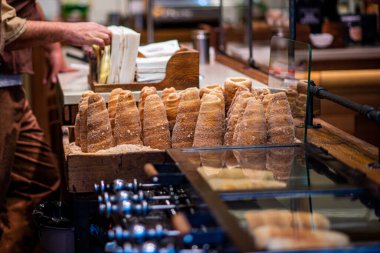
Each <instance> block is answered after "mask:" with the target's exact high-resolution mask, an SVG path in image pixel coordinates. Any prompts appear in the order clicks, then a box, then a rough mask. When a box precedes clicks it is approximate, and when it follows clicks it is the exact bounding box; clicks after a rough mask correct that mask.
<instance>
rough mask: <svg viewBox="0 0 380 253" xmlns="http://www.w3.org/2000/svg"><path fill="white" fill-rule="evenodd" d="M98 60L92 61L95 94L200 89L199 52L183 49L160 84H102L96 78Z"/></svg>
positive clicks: (90, 82)
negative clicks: (151, 89) (151, 88)
mask: <svg viewBox="0 0 380 253" xmlns="http://www.w3.org/2000/svg"><path fill="white" fill-rule="evenodd" d="M95 69H96V60H95V59H91V60H90V75H89V84H90V86H91V88H92V89H93V91H95V92H111V91H112V90H113V89H115V88H122V89H125V90H131V91H134V90H141V89H142V88H143V87H144V86H154V87H156V89H157V90H163V89H165V88H167V87H174V88H176V89H177V90H184V89H186V88H189V87H199V52H198V51H196V50H191V49H186V48H182V49H180V50H178V51H177V52H176V53H175V54H174V55H173V56H172V57H171V58H170V59H169V62H168V64H167V66H166V76H165V78H164V80H162V81H160V82H134V83H125V84H100V83H97V81H96V80H97V78H96V71H95Z"/></svg>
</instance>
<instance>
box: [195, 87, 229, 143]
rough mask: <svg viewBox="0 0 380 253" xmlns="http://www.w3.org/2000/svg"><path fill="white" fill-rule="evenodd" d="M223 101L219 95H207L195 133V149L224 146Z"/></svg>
mask: <svg viewBox="0 0 380 253" xmlns="http://www.w3.org/2000/svg"><path fill="white" fill-rule="evenodd" d="M223 109H224V106H223V101H222V100H221V98H220V97H218V95H216V94H215V95H213V94H206V95H204V96H203V98H202V100H201V107H200V110H199V116H198V119H197V124H196V127H195V133H194V142H193V146H194V147H214V146H221V145H223V135H224V128H223V125H224V124H223V121H224V117H223V116H224V113H223Z"/></svg>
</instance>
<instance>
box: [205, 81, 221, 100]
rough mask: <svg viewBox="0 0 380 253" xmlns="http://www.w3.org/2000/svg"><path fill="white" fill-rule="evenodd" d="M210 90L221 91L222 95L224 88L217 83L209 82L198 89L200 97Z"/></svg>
mask: <svg viewBox="0 0 380 253" xmlns="http://www.w3.org/2000/svg"><path fill="white" fill-rule="evenodd" d="M212 91H216V92H221V93H222V94H223V96H224V89H223V88H222V86H220V85H219V84H209V85H206V86H205V87H203V88H201V89H200V90H199V96H200V98H202V97H203V95H205V94H209V93H210V92H212Z"/></svg>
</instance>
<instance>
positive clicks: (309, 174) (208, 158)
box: [171, 146, 354, 195]
mask: <svg viewBox="0 0 380 253" xmlns="http://www.w3.org/2000/svg"><path fill="white" fill-rule="evenodd" d="M171 156H172V158H173V159H174V160H175V162H176V163H177V164H178V165H179V167H180V169H181V170H184V172H185V174H186V173H187V171H197V172H198V173H199V174H200V175H201V177H202V178H203V179H204V180H205V182H206V183H207V184H209V186H210V188H211V189H213V190H214V191H219V192H234V191H247V190H255V191H256V190H257V191H258V192H257V193H256V194H258V195H260V193H259V192H260V191H261V190H268V189H278V190H280V191H289V190H302V189H318V188H320V187H324V188H327V189H328V188H332V187H337V186H340V187H342V189H343V188H345V189H347V188H350V189H353V188H354V187H352V186H347V185H346V183H347V182H346V180H345V179H344V178H342V177H341V176H339V175H338V174H336V173H334V172H332V171H331V170H330V169H329V168H327V167H326V166H324V165H323V164H319V163H318V164H316V163H313V164H311V163H309V162H308V160H307V159H308V158H307V156H306V155H305V152H304V149H303V148H302V147H300V146H287V147H279V146H271V147H244V148H242V147H240V148H239V147H236V148H229V149H227V148H221V149H204V150H199V149H183V150H181V151H179V150H177V151H176V152H175V153H172V152H171ZM252 194H253V195H255V193H252ZM265 194H266V195H267V194H276V192H272V193H271V192H266V193H265Z"/></svg>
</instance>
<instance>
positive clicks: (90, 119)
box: [87, 94, 114, 153]
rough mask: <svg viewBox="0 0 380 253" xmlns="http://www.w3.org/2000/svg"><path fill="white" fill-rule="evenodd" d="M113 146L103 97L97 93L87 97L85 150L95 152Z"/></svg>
mask: <svg viewBox="0 0 380 253" xmlns="http://www.w3.org/2000/svg"><path fill="white" fill-rule="evenodd" d="M113 146H114V140H113V136H112V129H111V123H110V120H109V117H108V111H107V108H106V104H105V102H104V99H103V98H102V96H101V95H99V94H93V95H91V96H90V97H89V98H88V112H87V151H88V152H89V153H93V152H97V151H99V150H101V149H108V148H111V147H113Z"/></svg>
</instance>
